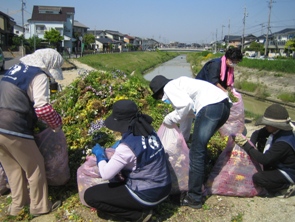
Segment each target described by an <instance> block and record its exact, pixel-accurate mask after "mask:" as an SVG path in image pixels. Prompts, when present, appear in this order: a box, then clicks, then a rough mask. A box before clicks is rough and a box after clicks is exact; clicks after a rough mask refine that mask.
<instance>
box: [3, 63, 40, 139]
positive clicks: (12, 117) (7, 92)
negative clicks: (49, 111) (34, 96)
mask: <svg viewBox="0 0 295 222" xmlns="http://www.w3.org/2000/svg"><path fill="white" fill-rule="evenodd" d="M41 73H44V72H43V71H42V69H40V68H37V67H32V66H26V65H24V64H22V63H20V64H17V65H14V66H12V67H11V68H10V69H9V70H7V72H6V73H5V75H4V76H3V78H2V80H1V82H0V133H5V134H10V135H14V136H19V137H24V138H29V139H33V136H32V135H33V127H34V124H35V122H36V121H37V116H36V113H35V110H34V107H33V102H32V101H30V99H29V96H28V95H27V89H28V87H29V85H30V83H31V82H32V80H33V79H34V78H35V76H36V75H39V74H41Z"/></svg>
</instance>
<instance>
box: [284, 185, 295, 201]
mask: <svg viewBox="0 0 295 222" xmlns="http://www.w3.org/2000/svg"><path fill="white" fill-rule="evenodd" d="M294 192H295V184H290V186H289V188H288V189H287V191H286V193H285V195H284V198H288V197H290V196H292V194H293V193H294Z"/></svg>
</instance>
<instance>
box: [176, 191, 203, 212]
mask: <svg viewBox="0 0 295 222" xmlns="http://www.w3.org/2000/svg"><path fill="white" fill-rule="evenodd" d="M180 205H181V206H189V207H191V208H194V209H201V208H202V203H201V202H197V201H195V200H193V199H192V198H190V196H189V195H188V194H186V196H185V197H184V198H183V199H182V200H181V202H180Z"/></svg>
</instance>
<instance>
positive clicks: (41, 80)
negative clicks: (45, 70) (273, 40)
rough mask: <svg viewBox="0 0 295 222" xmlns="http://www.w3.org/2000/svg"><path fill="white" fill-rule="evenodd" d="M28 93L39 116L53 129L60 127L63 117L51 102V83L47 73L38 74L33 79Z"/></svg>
mask: <svg viewBox="0 0 295 222" xmlns="http://www.w3.org/2000/svg"><path fill="white" fill-rule="evenodd" d="M28 95H29V97H30V99H31V100H32V101H33V102H34V108H35V112H36V115H37V117H38V118H40V119H42V120H43V121H45V122H46V123H47V124H48V125H49V127H51V128H52V129H57V128H60V127H61V125H62V119H61V117H60V115H59V114H58V113H57V112H56V111H55V110H54V109H53V107H52V106H51V105H50V104H49V85H48V78H47V76H46V75H45V74H40V75H37V76H36V77H35V78H34V79H33V81H32V83H31V85H30V87H29V89H28Z"/></svg>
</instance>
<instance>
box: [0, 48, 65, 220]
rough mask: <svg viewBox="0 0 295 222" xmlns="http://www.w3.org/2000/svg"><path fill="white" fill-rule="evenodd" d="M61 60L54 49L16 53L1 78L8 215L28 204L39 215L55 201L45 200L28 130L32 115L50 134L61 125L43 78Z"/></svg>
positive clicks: (0, 135) (1, 153) (57, 71)
mask: <svg viewBox="0 0 295 222" xmlns="http://www.w3.org/2000/svg"><path fill="white" fill-rule="evenodd" d="M62 64H63V58H62V56H61V55H60V54H59V53H58V52H57V51H56V50H54V49H39V50H37V51H35V52H34V53H32V54H29V55H26V56H24V57H22V58H21V59H20V63H19V64H16V65H14V66H12V67H11V68H10V69H8V70H7V72H6V73H5V74H4V76H3V78H2V79H1V82H0V162H1V164H2V165H3V168H4V170H5V173H6V175H7V177H8V182H9V186H10V190H11V197H12V202H11V205H10V207H9V209H8V214H9V215H12V216H16V215H18V214H19V213H20V212H21V211H22V209H23V208H24V207H25V206H29V207H30V213H31V214H32V215H34V216H39V215H42V214H46V213H49V212H51V211H52V210H55V209H57V207H59V206H60V204H61V202H60V201H57V202H55V203H54V204H52V203H51V201H50V200H49V199H48V186H47V179H46V172H45V165H44V159H43V156H42V154H41V153H40V150H39V148H38V147H37V145H36V143H35V140H34V132H33V130H34V126H35V124H36V122H37V119H38V118H39V119H41V120H43V121H45V122H46V123H47V125H48V126H49V127H51V129H52V130H53V131H55V132H56V131H58V130H60V129H61V126H62V119H61V117H60V115H59V114H58V113H57V112H56V111H55V110H54V109H53V107H52V106H51V105H50V103H49V98H50V94H49V78H53V76H58V77H61V76H62V70H61V66H62ZM28 186H29V189H28Z"/></svg>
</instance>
